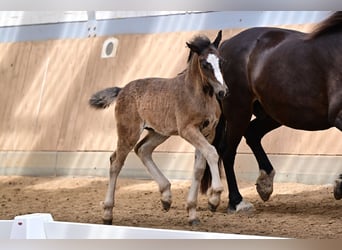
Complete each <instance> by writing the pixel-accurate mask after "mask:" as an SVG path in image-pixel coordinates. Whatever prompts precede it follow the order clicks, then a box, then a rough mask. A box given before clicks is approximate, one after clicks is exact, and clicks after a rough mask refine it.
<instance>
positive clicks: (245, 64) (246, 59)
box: [202, 12, 342, 210]
mask: <svg viewBox="0 0 342 250" xmlns="http://www.w3.org/2000/svg"><path fill="white" fill-rule="evenodd" d="M220 54H221V56H222V57H223V61H224V63H223V64H222V65H221V68H222V71H223V74H224V80H225V82H226V84H227V85H228V88H229V90H230V94H229V96H227V97H226V98H225V99H224V100H223V102H222V103H221V104H222V110H223V116H222V117H221V120H220V123H219V125H218V126H217V132H216V138H215V141H214V144H215V146H216V148H217V150H218V153H219V154H220V156H221V158H222V160H223V163H224V168H225V172H226V178H227V182H228V189H229V197H228V199H229V209H231V210H238V209H239V207H238V206H239V204H241V203H242V202H243V199H242V196H241V194H240V192H239V190H238V186H237V182H236V177H235V173H234V161H235V156H236V151H237V147H238V145H239V143H240V141H241V139H242V137H243V136H244V137H245V138H246V142H247V144H248V145H249V147H250V148H251V150H252V151H253V153H254V155H255V157H256V160H257V162H258V165H259V169H260V176H259V178H258V180H257V183H256V188H257V191H258V193H259V195H260V197H261V198H262V200H264V201H267V200H268V199H269V197H270V195H271V194H272V192H273V178H274V175H275V171H274V169H273V167H272V164H271V162H270V161H269V159H268V157H267V155H266V153H265V151H264V150H263V147H262V145H261V139H262V138H263V136H264V135H265V134H267V133H268V132H270V131H272V130H274V129H276V128H278V127H280V126H282V125H285V126H288V127H291V128H295V129H300V130H309V131H315V130H324V129H328V128H331V127H336V128H338V129H339V130H342V12H336V13H334V14H333V15H331V16H330V17H329V18H327V19H326V20H325V21H323V22H322V23H320V24H319V25H318V26H317V27H316V29H315V30H314V31H313V32H311V33H302V32H298V31H293V30H287V29H280V28H265V27H263V28H261V27H260V28H251V29H248V30H245V31H243V32H241V33H239V34H237V35H236V36H234V37H232V38H230V39H228V40H226V41H224V42H223V43H222V44H221V47H220ZM253 114H254V115H255V119H253V120H252V121H251V118H252V115H253ZM205 177H208V172H206V173H205V176H204V179H203V181H202V184H203V185H202V191H205V189H206V188H207V181H208V178H205ZM334 196H335V198H336V199H341V198H342V174H341V175H340V176H339V177H338V178H337V180H336V183H335V187H334ZM247 207H248V206H247Z"/></svg>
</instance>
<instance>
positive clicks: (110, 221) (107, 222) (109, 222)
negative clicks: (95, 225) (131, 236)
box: [102, 219, 113, 225]
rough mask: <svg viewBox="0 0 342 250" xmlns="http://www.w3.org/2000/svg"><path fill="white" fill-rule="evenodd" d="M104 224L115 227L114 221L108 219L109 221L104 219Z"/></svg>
mask: <svg viewBox="0 0 342 250" xmlns="http://www.w3.org/2000/svg"><path fill="white" fill-rule="evenodd" d="M102 222H103V224H104V225H113V219H108V220H105V219H102Z"/></svg>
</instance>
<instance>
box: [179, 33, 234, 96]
mask: <svg viewBox="0 0 342 250" xmlns="http://www.w3.org/2000/svg"><path fill="white" fill-rule="evenodd" d="M221 38H222V31H219V32H218V34H217V37H216V38H215V40H214V42H210V40H209V39H208V38H207V37H205V36H196V37H195V38H194V39H193V40H192V41H191V42H189V43H186V44H187V46H188V47H189V48H190V55H189V58H188V61H189V62H191V60H196V62H197V66H198V69H199V73H200V75H201V79H202V82H203V88H205V89H206V88H208V87H209V88H210V89H211V90H210V92H213V93H215V95H216V96H217V97H218V98H220V99H222V98H223V97H224V96H225V95H226V94H227V92H228V88H227V86H226V84H225V82H224V80H223V76H222V73H221V69H220V56H219V53H218V50H217V48H218V45H219V43H220V41H221Z"/></svg>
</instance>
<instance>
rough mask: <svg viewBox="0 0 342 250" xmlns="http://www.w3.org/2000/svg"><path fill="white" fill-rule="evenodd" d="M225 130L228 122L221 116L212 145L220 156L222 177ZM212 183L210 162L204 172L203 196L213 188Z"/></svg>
mask: <svg viewBox="0 0 342 250" xmlns="http://www.w3.org/2000/svg"><path fill="white" fill-rule="evenodd" d="M225 130H226V122H225V118H224V117H223V114H221V116H220V120H219V122H218V124H217V126H216V133H215V139H214V141H213V143H212V145H213V146H214V147H215V148H216V151H217V153H218V155H219V162H218V166H219V174H220V177H221V176H222V159H221V155H222V153H223V150H224V143H223V142H224V139H225ZM211 181H212V176H211V173H210V168H209V165H208V162H207V164H206V166H205V170H204V174H203V177H202V180H201V188H200V191H201V193H202V194H205V193H206V192H207V191H208V189H209V188H210V187H211Z"/></svg>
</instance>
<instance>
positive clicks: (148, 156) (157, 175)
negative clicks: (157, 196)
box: [134, 130, 172, 211]
mask: <svg viewBox="0 0 342 250" xmlns="http://www.w3.org/2000/svg"><path fill="white" fill-rule="evenodd" d="M168 138H169V137H168V136H163V135H161V134H158V133H156V132H155V131H153V130H149V131H148V134H147V135H146V136H145V137H144V138H143V139H142V140H141V141H140V142H139V143H138V144H137V145H136V146H135V148H134V151H135V153H136V154H137V155H138V156H139V158H140V159H141V161H142V162H143V164H144V165H145V166H146V168H147V170H148V172H149V173H150V174H151V176H152V178H153V179H154V180H155V181H156V182H157V183H158V186H159V191H160V193H161V203H162V206H163V209H164V210H166V211H168V210H169V209H170V207H171V203H172V195H171V183H170V182H169V180H168V179H167V178H166V177H165V176H164V175H163V173H162V172H161V171H160V170H159V168H158V167H157V165H156V164H155V163H154V161H153V159H152V152H153V150H154V149H155V148H156V147H157V146H158V145H160V144H161V143H163V142H164V141H165V140H166V139H168Z"/></svg>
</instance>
